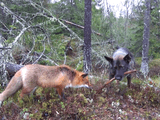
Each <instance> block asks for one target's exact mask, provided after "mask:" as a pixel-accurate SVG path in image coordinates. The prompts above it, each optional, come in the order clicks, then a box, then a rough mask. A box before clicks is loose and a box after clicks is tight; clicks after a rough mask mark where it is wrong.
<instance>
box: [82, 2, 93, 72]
mask: <svg viewBox="0 0 160 120" xmlns="http://www.w3.org/2000/svg"><path fill="white" fill-rule="evenodd" d="M91 14H92V12H91V0H85V16H84V50H83V54H84V60H83V63H84V67H83V71H84V72H85V73H88V72H89V71H90V70H91Z"/></svg>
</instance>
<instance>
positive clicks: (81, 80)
mask: <svg viewBox="0 0 160 120" xmlns="http://www.w3.org/2000/svg"><path fill="white" fill-rule="evenodd" d="M66 87H74V88H80V87H85V88H91V84H90V82H89V79H88V74H86V73H81V72H80V73H78V74H77V75H76V76H75V78H74V79H73V80H72V81H71V83H70V84H69V85H68V86H66Z"/></svg>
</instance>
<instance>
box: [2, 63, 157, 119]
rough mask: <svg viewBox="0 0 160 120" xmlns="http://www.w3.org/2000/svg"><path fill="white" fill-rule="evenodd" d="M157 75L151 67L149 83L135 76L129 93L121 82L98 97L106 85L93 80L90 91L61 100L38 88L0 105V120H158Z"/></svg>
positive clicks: (70, 92) (71, 90) (73, 92)
mask: <svg viewBox="0 0 160 120" xmlns="http://www.w3.org/2000/svg"><path fill="white" fill-rule="evenodd" d="M159 73H160V67H158V66H157V65H152V67H151V68H150V76H151V79H153V80H151V79H149V80H148V81H147V80H144V79H142V78H141V77H137V75H136V74H135V75H133V76H134V77H133V79H132V87H131V88H130V89H129V88H127V84H126V83H127V81H126V79H124V80H123V81H121V82H120V84H117V83H116V81H114V82H113V83H111V84H110V85H109V86H107V87H106V88H104V89H103V91H102V92H101V93H99V94H98V93H96V90H97V89H98V88H100V87H101V86H103V84H104V83H105V82H106V81H105V80H104V78H103V77H102V78H101V79H99V78H96V82H95V84H94V85H93V89H86V88H79V89H74V88H67V89H65V91H64V94H65V98H66V99H65V100H61V99H59V97H58V95H57V93H56V91H55V89H54V88H53V89H51V88H45V89H42V88H38V89H37V90H36V93H35V95H31V96H30V97H28V96H26V97H25V98H24V100H21V99H20V98H19V93H20V91H19V92H18V93H16V94H15V95H14V96H13V97H10V98H8V100H6V101H4V103H3V106H2V107H1V108H0V120H11V119H12V120H19V119H31V120H36V119H43V120H44V119H47V120H60V119H61V120H81V119H82V120H87V119H89V120H158V119H159V120H160V104H159V103H160V87H159V80H160V77H159ZM92 79H94V78H92ZM97 79H98V80H97ZM102 79H103V80H102ZM106 79H107V77H106ZM1 91H3V90H1Z"/></svg>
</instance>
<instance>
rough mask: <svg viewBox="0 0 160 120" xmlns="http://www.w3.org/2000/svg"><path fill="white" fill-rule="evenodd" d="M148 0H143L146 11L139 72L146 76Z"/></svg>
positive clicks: (147, 69)
mask: <svg viewBox="0 0 160 120" xmlns="http://www.w3.org/2000/svg"><path fill="white" fill-rule="evenodd" d="M150 3H151V1H150V0H145V4H146V11H145V13H144V31H143V44H142V63H141V72H142V73H143V75H144V77H145V78H146V77H147V75H148V72H149V68H148V50H149V36H150Z"/></svg>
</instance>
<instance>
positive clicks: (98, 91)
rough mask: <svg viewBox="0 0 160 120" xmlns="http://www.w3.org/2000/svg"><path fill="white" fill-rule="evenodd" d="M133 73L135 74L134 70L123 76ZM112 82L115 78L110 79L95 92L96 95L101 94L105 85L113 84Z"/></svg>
mask: <svg viewBox="0 0 160 120" xmlns="http://www.w3.org/2000/svg"><path fill="white" fill-rule="evenodd" d="M133 72H136V70H130V71H127V72H125V73H124V75H126V74H131V73H133ZM114 80H116V79H115V77H114V78H112V79H111V80H108V81H107V82H106V83H105V84H104V85H103V86H102V87H101V88H100V89H98V90H97V94H99V93H101V92H102V89H103V88H104V87H105V86H106V85H108V84H109V83H111V82H113V81H114Z"/></svg>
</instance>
